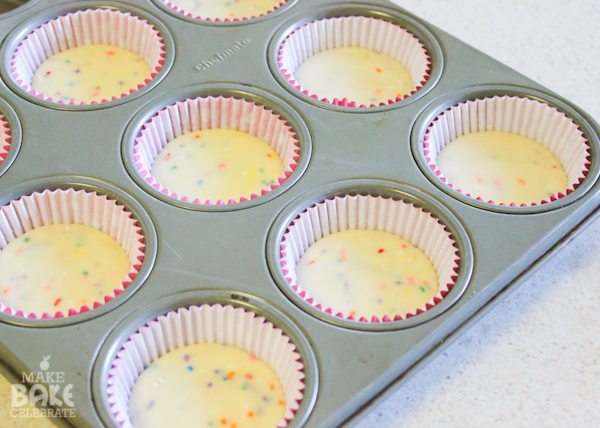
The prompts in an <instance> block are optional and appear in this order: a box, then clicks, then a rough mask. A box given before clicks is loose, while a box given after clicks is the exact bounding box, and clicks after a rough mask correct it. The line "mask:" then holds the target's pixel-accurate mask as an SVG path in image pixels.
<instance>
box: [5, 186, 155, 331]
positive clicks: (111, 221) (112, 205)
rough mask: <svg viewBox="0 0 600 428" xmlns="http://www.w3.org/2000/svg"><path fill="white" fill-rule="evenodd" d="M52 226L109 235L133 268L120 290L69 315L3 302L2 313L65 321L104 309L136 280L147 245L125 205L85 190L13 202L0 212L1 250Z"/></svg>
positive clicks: (74, 310)
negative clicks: (88, 228) (77, 227)
mask: <svg viewBox="0 0 600 428" xmlns="http://www.w3.org/2000/svg"><path fill="white" fill-rule="evenodd" d="M51 224H81V225H85V226H91V227H94V228H96V229H98V230H101V231H103V232H106V233H108V234H109V235H110V236H111V237H112V238H114V239H115V240H116V241H117V242H118V243H119V244H120V245H121V246H122V247H123V249H125V251H126V253H127V256H128V257H129V260H130V262H131V267H130V270H129V272H128V273H127V275H126V276H125V278H123V280H122V283H121V284H120V286H119V287H117V288H115V289H114V290H113V292H112V293H111V294H109V295H107V296H104V298H103V299H100V300H97V301H95V302H94V303H93V304H91V307H90V306H88V305H83V306H81V307H72V308H70V309H69V310H68V313H67V314H65V313H63V312H62V311H57V312H55V313H53V314H50V313H47V312H46V313H43V314H36V313H28V312H26V311H24V310H23V309H22V308H13V307H8V306H6V305H5V304H4V303H2V295H0V311H2V312H4V313H7V314H9V315H14V316H17V317H26V318H42V319H47V318H63V317H65V316H73V315H77V314H80V313H84V312H88V311H90V310H93V309H96V308H98V307H100V306H102V305H103V304H104V303H107V302H109V301H110V300H112V299H113V298H115V297H116V296H118V295H119V294H120V293H121V292H122V291H123V290H124V289H125V288H126V287H127V286H129V284H131V281H132V280H133V279H134V278H135V277H136V275H137V273H138V271H139V269H140V267H141V264H142V262H143V259H144V248H145V246H144V244H143V242H142V241H143V235H142V233H141V228H140V227H138V226H137V225H136V220H134V219H133V218H131V213H130V212H128V211H126V210H125V207H123V206H122V205H117V202H116V201H114V200H111V199H108V197H107V196H105V195H98V194H96V193H95V192H92V193H90V192H86V191H84V190H74V189H67V190H60V189H59V190H54V191H50V190H45V191H43V192H41V193H40V192H36V193H33V194H31V195H29V196H23V197H22V198H20V199H17V200H15V201H12V202H11V203H9V204H8V205H5V206H3V207H2V208H1V209H0V249H2V248H4V247H6V245H8V243H9V242H11V241H12V240H13V239H15V238H17V237H19V236H21V235H22V234H24V233H26V232H28V231H30V230H32V229H36V228H38V227H41V226H46V225H51Z"/></svg>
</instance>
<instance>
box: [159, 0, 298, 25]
mask: <svg viewBox="0 0 600 428" xmlns="http://www.w3.org/2000/svg"><path fill="white" fill-rule="evenodd" d="M160 1H161V2H162V3H164V4H165V5H166V6H167V7H169V8H171V9H173V10H174V11H175V12H177V13H179V14H181V15H185V16H189V17H190V18H195V19H200V20H203V21H214V22H239V21H247V20H249V19H254V18H258V17H260V16H265V15H267V14H269V13H271V12H275V11H276V10H277V9H279V8H280V7H282V6H283V5H285V4H286V3H287V2H288V0H284V1H282V2H280V3H279V4H278V5H275V6H273V8H272V9H271V10H269V11H267V12H266V13H261V14H259V15H252V16H244V17H243V18H241V19H240V18H233V19H229V18H225V19H221V18H211V17H210V16H204V17H202V16H197V15H194V14H192V13H191V12H188V11H186V10H184V9H183V8H181V7H179V6H177V5H175V4H173V3H171V2H170V1H168V0H160Z"/></svg>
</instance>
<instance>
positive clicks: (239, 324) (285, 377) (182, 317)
mask: <svg viewBox="0 0 600 428" xmlns="http://www.w3.org/2000/svg"><path fill="white" fill-rule="evenodd" d="M197 343H221V344H224V345H229V346H236V347H238V348H240V349H243V350H245V351H247V352H249V353H251V354H252V355H254V356H256V357H257V358H259V359H260V360H262V361H263V362H265V363H267V364H268V365H269V366H271V368H273V370H275V373H276V374H277V376H278V378H279V380H280V382H281V384H282V386H283V392H284V394H285V401H286V403H287V404H286V411H285V414H284V416H283V417H282V419H281V420H280V421H279V423H278V425H277V427H279V428H284V427H285V426H287V424H288V422H289V421H290V420H291V419H292V418H293V417H294V413H295V411H296V410H297V409H298V408H299V406H300V401H301V400H302V397H303V394H302V391H303V389H304V383H303V379H304V373H303V371H302V370H303V365H302V363H301V362H300V361H299V359H300V354H298V353H297V352H296V346H295V345H294V344H293V343H292V342H291V341H290V338H289V337H287V336H286V335H284V334H283V332H282V331H281V330H280V329H279V328H277V327H275V326H273V324H272V323H270V322H266V321H265V318H263V317H259V316H257V315H256V314H254V313H253V312H249V311H246V310H244V309H242V308H235V307H233V306H231V305H227V306H222V305H219V304H217V305H213V306H210V305H202V306H200V307H198V306H191V307H189V308H187V307H186V308H180V309H179V310H177V311H172V312H169V313H167V314H166V315H163V316H160V317H158V319H156V320H154V321H152V322H150V323H148V324H147V325H145V326H143V327H141V328H140V329H139V330H138V332H136V333H135V334H133V335H132V336H131V337H130V338H129V339H128V340H127V341H126V342H125V344H124V345H123V347H122V349H121V350H120V351H119V352H118V354H117V356H116V358H115V360H114V361H113V363H112V368H111V369H110V371H109V377H108V383H107V385H106V388H107V393H108V402H109V403H110V407H111V412H112V414H113V415H114V418H115V419H116V421H117V422H118V423H119V424H120V425H121V426H122V427H123V428H132V427H133V426H132V424H131V420H130V417H129V407H128V406H129V397H130V395H131V390H132V388H133V386H134V384H135V382H136V380H137V379H138V377H139V376H140V374H141V373H142V372H143V371H144V370H145V369H146V368H147V367H148V366H149V365H150V364H152V363H153V362H154V361H156V360H157V359H159V358H160V357H162V356H163V355H165V354H167V353H169V352H171V351H173V350H175V349H178V348H182V347H185V346H190V345H194V344H197Z"/></svg>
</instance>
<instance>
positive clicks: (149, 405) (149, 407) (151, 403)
mask: <svg viewBox="0 0 600 428" xmlns="http://www.w3.org/2000/svg"><path fill="white" fill-rule="evenodd" d="M154 404H155V401H154V400H152V401H151V402H150V404H148V407H147V409H151V408H152V406H154Z"/></svg>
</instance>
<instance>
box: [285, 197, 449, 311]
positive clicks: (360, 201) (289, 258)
mask: <svg viewBox="0 0 600 428" xmlns="http://www.w3.org/2000/svg"><path fill="white" fill-rule="evenodd" d="M345 230H379V231H383V232H388V233H393V234H394V235H397V236H399V237H400V238H402V239H405V240H406V241H408V242H410V243H411V244H412V245H414V246H415V247H417V248H418V249H419V250H421V251H423V253H425V255H427V257H428V258H429V259H430V261H431V262H432V264H433V266H434V268H435V270H436V271H437V274H438V281H439V291H438V293H437V294H436V295H435V296H434V297H432V298H431V300H430V301H429V302H427V303H426V304H425V305H424V306H423V307H420V308H416V309H415V310H414V311H413V312H408V313H406V314H405V315H404V316H402V315H396V316H395V317H394V319H393V321H400V320H402V319H404V318H410V317H412V316H415V315H418V314H421V313H423V312H425V311H426V310H428V309H430V308H431V307H433V306H434V305H436V304H438V303H439V302H440V301H441V300H442V299H443V298H444V296H445V295H446V294H447V293H448V291H450V289H451V288H452V286H453V285H454V282H455V280H456V277H457V269H458V263H459V257H458V255H457V254H456V253H457V252H458V249H457V248H456V246H455V245H454V240H452V239H451V237H450V233H449V232H448V231H446V229H445V227H444V225H442V224H441V223H440V222H439V221H438V219H436V218H435V217H433V216H432V215H431V213H428V212H426V211H424V210H423V209H422V208H417V207H415V206H414V205H412V204H409V203H406V202H404V201H397V200H393V199H389V198H383V197H381V196H378V197H374V196H371V195H367V196H362V195H357V196H344V197H336V198H335V199H326V200H325V201H324V202H321V203H319V204H316V205H315V206H313V207H310V208H308V209H307V210H306V211H304V212H303V213H302V214H300V215H299V216H298V217H297V218H296V219H295V220H294V221H293V222H292V224H290V225H289V227H288V229H287V231H286V233H285V234H284V235H283V239H282V241H281V247H280V249H281V252H280V264H281V269H282V271H283V274H284V275H285V278H286V280H287V281H288V283H289V285H290V287H292V289H293V290H294V291H296V292H297V293H298V294H299V295H300V297H302V298H303V299H305V300H306V301H307V302H308V303H310V304H311V305H313V306H315V307H316V308H317V309H320V310H324V311H325V312H327V313H328V314H332V315H333V314H335V315H336V316H337V317H340V318H346V319H350V320H354V317H353V316H351V315H349V314H344V313H341V312H337V313H336V311H335V309H334V308H331V307H325V308H323V305H322V304H321V303H320V302H316V301H315V300H314V299H313V298H312V297H311V296H309V295H308V293H307V292H306V291H304V290H302V289H301V288H300V286H298V283H297V277H296V265H297V263H298V261H299V260H300V258H301V257H302V255H303V254H304V253H305V252H306V250H307V248H308V247H310V246H311V245H312V244H314V243H315V242H317V241H318V240H320V239H322V238H324V237H326V236H328V235H330V234H332V233H336V232H342V231H345ZM359 321H362V322H369V320H368V319H366V318H364V317H362V318H361V319H360V320H359ZM370 321H371V322H380V320H379V318H378V317H375V316H374V317H372V318H371V320H370ZM381 321H383V322H390V321H392V319H391V317H390V316H388V315H385V316H384V317H383V318H382V319H381Z"/></svg>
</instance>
